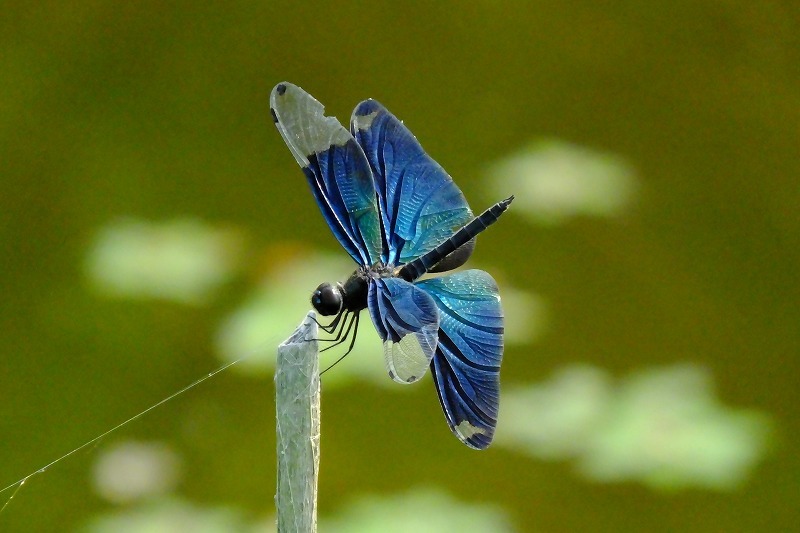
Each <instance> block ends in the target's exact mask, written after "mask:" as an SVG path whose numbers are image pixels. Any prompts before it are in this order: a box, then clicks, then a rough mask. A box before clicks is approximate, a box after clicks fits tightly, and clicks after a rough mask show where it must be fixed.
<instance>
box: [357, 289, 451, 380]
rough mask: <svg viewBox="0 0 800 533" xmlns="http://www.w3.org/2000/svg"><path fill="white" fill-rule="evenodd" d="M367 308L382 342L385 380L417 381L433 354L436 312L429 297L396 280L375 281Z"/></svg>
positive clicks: (437, 316)
mask: <svg viewBox="0 0 800 533" xmlns="http://www.w3.org/2000/svg"><path fill="white" fill-rule="evenodd" d="M367 307H369V314H370V317H372V323H373V324H374V325H375V329H376V330H377V331H378V335H379V336H380V338H381V340H382V341H383V357H384V360H385V362H386V370H388V372H389V377H391V378H392V379H393V380H395V381H397V382H398V383H413V382H415V381H418V380H419V379H420V378H422V376H424V375H425V372H426V371H427V370H428V366H429V365H430V362H431V359H432V358H433V353H434V352H435V351H436V342H437V335H436V333H437V331H438V329H439V311H438V310H437V309H436V304H435V303H434V301H433V298H431V297H430V295H428V294H427V293H426V292H425V291H423V290H422V289H420V288H418V287H417V286H416V285H412V284H411V283H409V282H407V281H404V280H402V279H399V278H378V279H375V280H372V281H371V282H370V284H369V292H368V294H367Z"/></svg>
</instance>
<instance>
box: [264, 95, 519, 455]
mask: <svg viewBox="0 0 800 533" xmlns="http://www.w3.org/2000/svg"><path fill="white" fill-rule="evenodd" d="M324 110H325V108H324V106H323V105H322V104H321V103H320V102H318V101H317V100H316V99H314V97H312V96H311V95H310V94H308V93H307V92H306V91H304V90H303V89H301V88H300V87H298V86H296V85H292V84H291V83H286V82H284V83H279V84H278V85H276V86H275V88H274V89H273V90H272V94H271V96H270V111H271V114H272V118H273V120H274V122H275V125H276V126H277V128H278V131H279V132H280V134H281V136H282V137H283V140H284V141H285V142H286V145H287V146H288V147H289V150H290V151H291V153H292V155H293V156H294V158H295V160H296V161H297V163H298V164H299V165H300V167H301V168H302V170H303V173H304V174H305V176H306V178H307V181H308V184H309V185H310V187H311V192H312V193H313V195H314V199H315V200H316V202H317V205H318V206H319V209H320V211H321V212H322V216H323V217H324V219H325V221H326V222H327V223H328V226H329V227H330V229H331V231H332V232H333V234H334V236H335V237H336V239H337V240H338V241H339V243H340V244H341V245H342V247H343V248H344V249H345V251H346V252H347V253H348V254H349V255H350V257H352V258H353V260H354V261H355V262H356V263H357V265H358V267H357V268H356V270H355V272H353V274H352V275H351V276H349V277H348V278H347V279H346V280H345V281H344V282H336V283H322V284H321V285H320V286H319V287H317V289H316V290H315V291H314V292H313V293H312V296H311V303H312V305H313V306H314V308H315V309H316V311H317V312H318V313H319V314H320V315H322V316H332V317H334V318H333V319H332V321H331V323H330V324H329V325H328V326H326V329H325V331H326V332H327V333H329V334H335V335H336V336H335V337H334V339H335V340H338V341H339V342H343V341H344V340H346V339H347V337H348V336H349V335H350V332H351V329H352V328H353V325H354V324H355V330H354V331H353V335H352V340H351V344H350V348H349V349H348V353H349V351H350V350H351V349H352V347H353V344H354V343H355V332H356V331H357V329H358V318H359V316H360V312H361V311H363V310H364V309H367V310H368V311H369V316H370V318H371V319H372V324H373V325H374V326H375V330H376V331H377V333H378V335H379V336H380V338H381V340H382V341H383V357H384V362H385V365H386V370H387V371H388V374H389V377H390V378H391V379H393V380H394V381H396V382H398V383H403V384H408V383H414V382H416V381H419V380H420V379H421V378H422V377H423V376H424V375H425V373H426V371H427V369H428V368H430V370H431V374H432V375H433V382H434V385H435V387H436V392H437V394H438V397H439V401H440V403H441V407H442V410H443V411H444V415H445V418H446V420H447V424H448V426H449V427H450V430H451V431H452V432H453V434H454V435H455V436H456V437H458V439H459V440H460V441H461V442H463V443H464V444H466V445H467V446H468V447H470V448H474V449H478V450H481V449H485V448H486V447H488V446H489V444H491V442H492V438H493V437H494V433H495V427H496V425H497V412H498V407H499V400H500V363H501V360H502V356H503V309H502V307H501V304H500V295H499V291H498V288H497V283H496V282H495V281H494V279H493V278H492V277H491V276H490V275H489V274H488V273H486V272H484V271H483V270H476V269H472V270H462V271H457V272H453V273H449V274H444V275H441V276H436V277H430V276H429V277H426V278H425V279H421V278H422V277H423V275H425V274H435V273H442V272H447V271H450V270H453V269H455V268H457V267H460V266H461V265H463V264H464V263H465V262H466V261H467V259H468V258H469V257H470V255H471V254H472V251H473V249H474V247H475V237H476V236H477V235H478V234H479V233H481V232H482V231H483V230H485V229H486V228H487V227H489V226H490V225H491V224H493V223H494V222H496V221H497V220H498V218H499V217H500V215H502V214H503V213H504V212H505V211H506V209H508V206H509V204H511V202H512V200H513V199H514V197H513V196H511V197H509V198H506V199H505V200H502V201H500V202H497V203H496V204H494V205H492V206H491V207H489V208H488V209H487V210H485V211H484V212H483V213H481V214H480V215H478V216H477V217H475V216H473V214H472V211H471V210H470V208H469V205H468V204H467V201H466V199H465V197H464V194H463V193H462V192H461V190H460V189H459V188H458V186H457V185H456V184H455V182H454V181H453V179H452V178H451V177H450V176H449V175H448V174H447V172H445V170H444V169H443V168H442V167H441V166H440V165H439V164H438V163H437V162H436V161H434V160H433V159H432V158H431V157H430V156H429V155H428V154H426V153H425V151H424V150H423V149H422V146H421V145H420V143H419V142H418V141H417V139H416V137H414V135H413V134H412V133H411V131H409V129H408V128H407V127H406V126H405V125H404V124H403V123H402V122H401V121H400V120H398V119H397V118H396V117H395V116H394V115H392V114H391V113H390V112H389V111H388V110H387V109H386V108H385V107H384V106H382V105H381V104H380V103H378V102H376V101H375V100H372V99H369V100H365V101H363V102H361V103H360V104H358V106H356V108H355V110H354V111H353V114H352V116H351V118H350V129H349V130H348V129H346V128H345V127H344V126H342V125H341V123H340V122H339V121H338V120H337V119H336V118H335V117H332V116H331V117H329V116H325V114H324ZM334 339H332V340H334Z"/></svg>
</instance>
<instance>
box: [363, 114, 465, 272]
mask: <svg viewBox="0 0 800 533" xmlns="http://www.w3.org/2000/svg"><path fill="white" fill-rule="evenodd" d="M350 131H351V132H352V134H353V136H354V137H355V138H356V140H357V141H358V144H360V145H361V148H362V149H363V150H364V153H365V154H366V156H367V160H368V161H369V165H370V167H371V169H372V174H373V177H374V179H375V188H376V190H377V192H378V198H379V202H380V204H379V205H380V210H381V217H382V220H383V226H384V233H385V237H386V241H387V243H386V244H387V249H386V250H384V256H383V260H384V261H385V262H386V263H387V264H392V265H401V264H405V263H408V262H409V261H411V260H413V259H416V258H417V257H419V256H420V255H423V254H424V253H426V252H428V251H430V250H432V249H433V248H435V247H436V246H437V245H439V244H440V243H442V242H443V241H444V240H445V239H447V238H448V237H450V235H452V234H453V233H454V232H455V231H457V230H458V229H460V228H461V227H462V226H464V225H465V224H466V223H467V222H469V221H470V220H471V219H472V212H471V211H470V209H469V205H468V204H467V200H466V199H465V198H464V195H463V194H462V193H461V190H459V188H458V187H457V186H456V184H455V183H454V182H453V180H452V178H450V176H449V175H448V174H447V172H445V171H444V169H443V168H442V167H441V166H439V164H438V163H437V162H436V161H434V160H433V159H431V157H430V156H428V154H426V153H425V151H424V150H423V149H422V146H420V144H419V142H418V141H417V139H416V138H415V137H414V135H413V134H412V133H411V132H410V131H409V130H408V128H406V127H405V126H404V125H403V123H402V122H400V121H399V120H398V119H397V118H396V117H395V116H394V115H392V114H391V113H389V111H387V110H386V108H384V107H383V106H382V105H381V104H379V103H378V102H376V101H375V100H366V101H364V102H361V103H360V104H359V105H358V106H357V107H356V109H355V111H353V116H352V117H351V119H350ZM468 256H469V254H468V253H467V254H464V257H463V259H462V260H461V261H460V263H459V264H463V262H465V261H466V260H467V257H468ZM456 266H458V264H453V265H451V266H449V268H455V267H456Z"/></svg>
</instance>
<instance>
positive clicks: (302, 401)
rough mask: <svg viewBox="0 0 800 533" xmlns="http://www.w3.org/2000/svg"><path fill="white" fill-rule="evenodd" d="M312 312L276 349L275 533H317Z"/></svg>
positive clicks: (316, 349)
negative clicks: (276, 470)
mask: <svg viewBox="0 0 800 533" xmlns="http://www.w3.org/2000/svg"><path fill="white" fill-rule="evenodd" d="M316 339H317V323H316V322H315V321H314V312H313V311H311V312H309V313H308V315H307V316H306V318H305V320H304V321H303V323H302V324H300V326H298V328H297V329H296V330H295V332H294V333H293V334H292V336H291V337H289V338H288V339H286V341H284V342H283V344H281V345H280V346H279V347H278V363H277V369H276V370H275V409H276V411H277V426H276V427H277V432H278V492H277V493H276V495H275V505H276V507H277V512H278V520H277V521H278V531H279V533H290V532H292V533H293V532H302V533H306V532H315V531H316V530H317V477H318V474H319V357H318V355H319V345H318V342H317V340H316Z"/></svg>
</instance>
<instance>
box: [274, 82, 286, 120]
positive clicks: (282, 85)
mask: <svg viewBox="0 0 800 533" xmlns="http://www.w3.org/2000/svg"><path fill="white" fill-rule="evenodd" d="M275 92H276V93H278V95H279V96H283V93H285V92H286V84H285V83H279V84H278V85H276V86H275ZM276 122H277V121H276Z"/></svg>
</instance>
